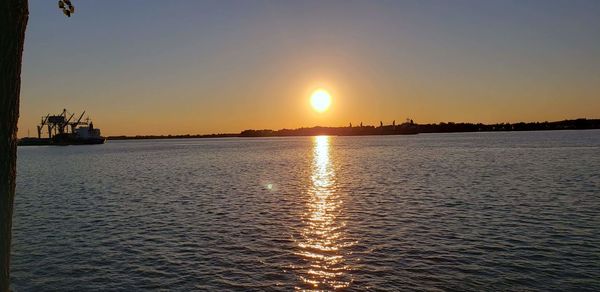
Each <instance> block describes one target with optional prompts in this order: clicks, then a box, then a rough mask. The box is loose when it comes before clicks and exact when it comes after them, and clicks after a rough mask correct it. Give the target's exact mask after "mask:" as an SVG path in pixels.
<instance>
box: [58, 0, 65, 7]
mask: <svg viewBox="0 0 600 292" xmlns="http://www.w3.org/2000/svg"><path fill="white" fill-rule="evenodd" d="M58 8H61V9H62V8H65V3H64V2H62V0H59V1H58Z"/></svg>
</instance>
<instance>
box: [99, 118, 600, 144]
mask: <svg viewBox="0 0 600 292" xmlns="http://www.w3.org/2000/svg"><path fill="white" fill-rule="evenodd" d="M586 129H600V119H575V120H564V121H556V122H530V123H524V122H519V123H497V124H482V123H476V124H475V123H453V122H448V123H444V122H442V123H439V124H417V123H415V122H413V121H412V120H410V119H408V120H407V121H406V122H404V123H402V124H398V125H397V124H396V122H395V121H394V122H392V124H390V125H384V124H383V122H380V123H379V126H377V127H376V126H372V125H363V124H362V123H360V125H359V126H352V124H351V123H350V124H349V125H348V126H346V127H320V126H317V127H303V128H298V129H281V130H270V129H263V130H244V131H242V132H240V133H222V134H208V135H189V134H188V135H138V136H111V137H108V139H110V140H126V139H169V138H172V139H173V138H227V137H286V136H316V135H331V136H368V135H411V134H418V133H456V132H506V131H546V130H586Z"/></svg>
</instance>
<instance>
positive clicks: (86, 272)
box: [12, 130, 600, 291]
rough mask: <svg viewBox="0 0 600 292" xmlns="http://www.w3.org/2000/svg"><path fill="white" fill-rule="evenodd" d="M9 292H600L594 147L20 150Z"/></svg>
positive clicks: (326, 143) (598, 167) (207, 144)
mask: <svg viewBox="0 0 600 292" xmlns="http://www.w3.org/2000/svg"><path fill="white" fill-rule="evenodd" d="M15 208H16V210H15V221H14V230H13V237H14V240H13V263H12V282H13V289H15V290H16V291H67V290H69V291H89V290H96V291H107V290H123V291H132V290H150V289H168V290H181V291H189V290H212V291H226V290H242V291H248V290H283V291H289V290H294V289H300V290H334V289H339V290H354V291H364V290H376V291H381V290H388V291H398V290H432V291H435V290H478V291H498V290H516V291H522V290H577V291H584V290H588V291H598V290H600V131H595V130H594V131H552V132H518V133H517V132H511V133H468V134H420V135H415V136H385V137H384V136H378V137H293V138H265V139H250V138H248V139H187V140H145V141H109V143H107V144H105V145H98V146H67V147H21V148H19V160H18V183H17V197H16V202H15Z"/></svg>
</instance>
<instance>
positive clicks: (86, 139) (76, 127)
mask: <svg viewBox="0 0 600 292" xmlns="http://www.w3.org/2000/svg"><path fill="white" fill-rule="evenodd" d="M84 114H85V111H84V112H83V113H81V115H79V118H78V119H76V120H74V119H73V118H74V117H75V113H69V112H67V110H66V109H63V111H62V113H60V114H58V115H50V114H48V115H46V116H45V117H42V119H41V122H40V124H39V125H38V126H37V138H34V137H26V138H23V139H20V140H19V145H22V146H30V145H88V144H102V143H104V141H106V138H104V137H102V136H101V135H100V129H98V128H94V123H92V121H91V120H90V118H89V117H88V118H86V119H85V120H82V119H83V115H84ZM44 130H46V132H45V133H44ZM42 134H46V135H47V136H48V137H47V138H46V137H42Z"/></svg>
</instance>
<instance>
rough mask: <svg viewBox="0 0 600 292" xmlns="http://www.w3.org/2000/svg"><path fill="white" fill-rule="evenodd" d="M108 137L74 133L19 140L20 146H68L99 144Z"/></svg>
mask: <svg viewBox="0 0 600 292" xmlns="http://www.w3.org/2000/svg"><path fill="white" fill-rule="evenodd" d="M104 142H106V138H104V137H89V138H80V137H75V136H72V135H56V136H54V137H52V139H49V138H23V139H20V140H19V143H18V145H19V146H49V145H56V146H67V145H97V144H104Z"/></svg>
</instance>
